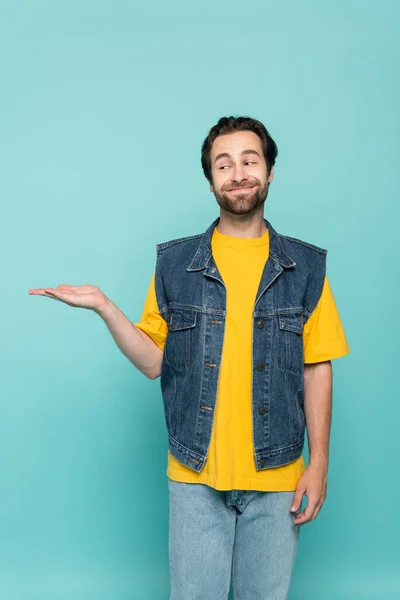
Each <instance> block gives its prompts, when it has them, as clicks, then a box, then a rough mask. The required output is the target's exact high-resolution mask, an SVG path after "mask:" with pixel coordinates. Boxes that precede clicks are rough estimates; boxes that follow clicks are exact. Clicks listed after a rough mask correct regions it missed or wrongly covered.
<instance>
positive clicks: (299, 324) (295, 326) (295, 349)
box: [276, 312, 304, 373]
mask: <svg viewBox="0 0 400 600" xmlns="http://www.w3.org/2000/svg"><path fill="white" fill-rule="evenodd" d="M277 318H278V324H279V330H278V332H277V336H276V342H277V346H278V348H277V357H278V366H279V367H280V368H281V369H284V370H288V371H293V372H295V373H300V372H301V371H302V370H303V364H304V353H303V314H302V313H301V312H299V313H295V314H286V315H285V314H280V315H278V317H277Z"/></svg>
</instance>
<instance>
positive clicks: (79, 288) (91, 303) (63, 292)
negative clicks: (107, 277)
mask: <svg viewBox="0 0 400 600" xmlns="http://www.w3.org/2000/svg"><path fill="white" fill-rule="evenodd" d="M28 294H31V295H36V296H47V298H53V299H54V300H58V301H59V302H64V303H65V304H69V306H74V307H80V308H87V309H92V310H98V309H99V308H100V307H101V305H102V304H103V302H104V298H105V296H104V294H103V292H102V291H101V290H100V288H98V287H96V286H95V285H89V284H85V285H67V284H62V285H58V286H57V287H56V288H33V289H30V290H29V291H28Z"/></svg>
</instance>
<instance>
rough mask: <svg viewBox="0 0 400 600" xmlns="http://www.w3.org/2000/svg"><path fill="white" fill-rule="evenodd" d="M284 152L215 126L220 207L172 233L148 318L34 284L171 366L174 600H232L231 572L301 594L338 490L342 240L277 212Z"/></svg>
mask: <svg viewBox="0 0 400 600" xmlns="http://www.w3.org/2000/svg"><path fill="white" fill-rule="evenodd" d="M276 156H277V147H276V144H275V142H274V140H273V139H272V138H271V136H270V134H269V132H268V131H267V129H266V128H265V127H264V125H263V124H262V123H260V122H259V121H257V120H255V119H252V118H250V117H236V118H235V117H229V118H227V117H224V118H222V119H220V120H219V121H218V123H217V124H216V125H215V126H214V127H212V128H211V130H210V132H209V134H208V136H207V137H206V139H205V140H204V143H203V146H202V167H203V170H204V174H205V176H206V178H207V179H208V181H209V184H210V190H211V192H212V193H213V194H214V195H215V198H216V200H217V202H218V204H219V206H220V216H219V217H218V218H217V219H216V220H215V221H214V222H213V223H212V224H211V225H210V226H209V227H208V229H207V230H206V232H204V233H201V234H198V235H194V236H188V237H183V238H179V239H176V240H171V241H168V242H165V243H162V244H158V246H157V262H156V269H155V273H154V275H153V277H152V279H151V283H150V288H149V290H148V294H147V298H146V302H145V306H144V310H143V314H142V318H141V321H140V323H136V324H134V325H133V326H132V323H131V322H130V321H129V320H128V319H127V318H126V317H125V315H123V313H122V312H121V311H120V310H119V309H118V308H117V307H116V306H115V305H114V304H113V303H112V302H111V300H109V299H108V298H107V297H106V296H105V295H104V294H103V293H102V292H101V290H100V289H99V288H96V287H95V286H89V285H84V286H66V285H62V286H58V288H56V289H52V288H44V289H36V290H30V293H35V294H42V295H48V296H50V297H53V298H55V299H57V300H61V301H63V302H66V303H68V304H71V305H72V306H82V307H85V308H91V309H93V310H95V311H96V312H97V313H98V314H99V315H100V316H101V317H102V318H103V319H104V321H105V322H106V324H107V326H108V327H109V329H110V331H111V333H112V335H113V337H114V339H115V341H116V343H117V344H118V346H119V348H120V349H121V350H122V352H123V353H124V354H125V355H126V356H127V357H128V358H129V359H130V360H131V362H132V363H133V364H134V365H135V366H136V367H137V368H138V369H140V371H141V372H142V373H144V374H145V375H147V376H148V377H150V378H156V377H158V376H160V375H161V389H162V395H163V402H164V409H165V419H166V426H167V432H168V440H169V451H168V468H167V476H168V486H169V502H170V518H169V558H170V575H171V600H226V599H227V597H228V593H229V587H230V582H231V578H232V584H233V591H234V597H235V600H261V599H263V600H264V599H266V598H268V599H270V600H272V599H276V600H278V599H283V598H287V597H288V590H289V585H290V579H291V573H292V568H293V564H294V559H295V555H296V551H297V546H298V539H299V531H300V529H299V527H300V526H301V525H303V524H305V523H308V522H310V521H311V520H313V519H315V518H316V516H317V515H318V513H319V511H320V509H321V507H322V504H323V502H324V500H325V497H326V487H327V470H328V447H329V432H330V423H331V406H332V367H331V360H332V359H334V358H338V357H340V356H344V355H346V354H347V353H348V352H349V347H348V345H347V341H346V337H345V334H344V331H343V327H342V325H341V322H340V318H339V314H338V311H337V309H336V305H335V301H334V298H333V295H332V293H331V290H330V286H329V282H328V279H327V276H326V254H327V251H326V250H324V249H322V248H319V247H317V246H315V245H313V244H310V243H308V242H304V241H301V240H297V239H294V238H290V237H287V236H283V235H281V234H278V233H277V232H276V231H275V229H274V228H273V227H272V225H271V223H270V222H269V221H268V220H266V219H265V218H264V216H263V214H264V203H265V200H266V198H267V195H268V190H269V186H270V184H271V182H272V181H273V177H274V164H275V159H276ZM305 428H307V435H308V443H309V450H310V460H309V464H308V466H307V467H306V466H305V463H304V460H303V457H302V451H303V447H304V436H305ZM304 495H306V496H307V498H308V502H307V506H306V507H305V509H304V510H301V505H302V499H303V496H304Z"/></svg>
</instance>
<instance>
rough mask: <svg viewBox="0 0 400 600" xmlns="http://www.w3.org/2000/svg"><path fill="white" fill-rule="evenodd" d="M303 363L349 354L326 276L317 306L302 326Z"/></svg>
mask: <svg viewBox="0 0 400 600" xmlns="http://www.w3.org/2000/svg"><path fill="white" fill-rule="evenodd" d="M303 346H304V363H316V362H322V361H324V360H332V359H334V358H340V357H341V356H346V354H348V353H349V352H350V348H349V345H348V343H347V340H346V335H345V332H344V329H343V326H342V322H341V320H340V316H339V312H338V309H337V306H336V303H335V299H334V297H333V294H332V290H331V287H330V285H329V281H328V278H327V276H326V275H325V280H324V286H323V289H322V293H321V297H320V299H319V301H318V304H317V306H316V307H315V309H314V311H313V312H312V314H311V316H310V318H309V319H308V321H307V322H306V324H305V325H304V330H303Z"/></svg>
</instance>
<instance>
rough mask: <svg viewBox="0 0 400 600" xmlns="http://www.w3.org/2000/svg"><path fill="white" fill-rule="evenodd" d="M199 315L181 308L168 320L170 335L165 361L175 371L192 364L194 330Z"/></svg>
mask: <svg viewBox="0 0 400 600" xmlns="http://www.w3.org/2000/svg"><path fill="white" fill-rule="evenodd" d="M196 317H197V313H196V312H195V311H192V310H185V309H181V308H179V309H178V308H176V309H173V310H172V311H171V313H170V315H169V319H168V334H167V339H166V341H165V347H164V354H165V360H166V362H167V363H168V364H169V365H170V367H173V368H175V369H183V368H185V367H189V366H190V364H191V355H192V346H193V343H194V339H193V338H194V328H195V327H196Z"/></svg>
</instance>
